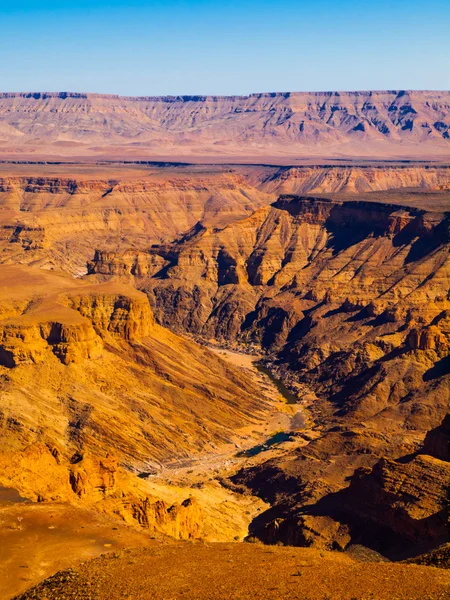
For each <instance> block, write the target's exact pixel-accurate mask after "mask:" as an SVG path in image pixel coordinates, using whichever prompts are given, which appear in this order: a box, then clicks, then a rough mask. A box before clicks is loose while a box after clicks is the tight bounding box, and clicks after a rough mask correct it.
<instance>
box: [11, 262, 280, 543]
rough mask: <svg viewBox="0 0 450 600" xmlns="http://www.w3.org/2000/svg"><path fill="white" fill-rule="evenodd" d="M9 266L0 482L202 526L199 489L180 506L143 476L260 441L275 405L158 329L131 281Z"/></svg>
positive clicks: (43, 497)
mask: <svg viewBox="0 0 450 600" xmlns="http://www.w3.org/2000/svg"><path fill="white" fill-rule="evenodd" d="M0 271H1V277H0V282H1V286H0V300H1V302H0V309H1V314H0V429H1V436H0V485H2V486H5V487H8V488H14V489H16V490H18V491H19V492H20V493H21V494H22V496H23V497H26V498H30V499H32V500H38V501H40V502H45V501H52V502H55V501H69V502H71V503H73V504H76V505H80V504H81V505H83V506H95V507H96V508H97V509H98V510H101V511H104V512H107V513H109V514H116V515H118V516H120V517H121V518H122V519H124V520H125V521H126V522H128V523H131V524H133V523H134V524H136V525H137V524H139V525H141V526H143V527H144V528H146V529H150V530H157V531H160V532H164V533H167V534H169V535H172V536H174V537H176V538H192V537H194V538H195V537H201V536H203V535H205V531H206V530H205V521H208V519H205V514H207V513H208V510H210V509H209V508H208V502H206V503H205V504H204V505H202V501H201V492H199V494H197V497H195V493H193V494H192V493H191V494H188V493H187V492H186V493H185V492H183V491H181V493H180V494H179V495H178V501H173V499H174V498H176V496H174V493H173V492H172V493H169V491H165V490H164V489H162V488H161V486H160V487H159V488H158V491H157V492H155V489H154V488H152V485H151V484H150V483H149V482H147V481H146V479H145V477H146V476H147V475H149V473H152V472H156V471H158V469H159V468H160V467H161V464H162V463H170V462H171V461H174V460H176V459H180V458H185V457H189V458H193V457H195V456H196V455H199V454H201V453H205V452H209V453H217V452H219V451H221V449H223V448H231V449H232V448H234V447H235V444H236V443H242V442H243V441H244V440H249V439H252V434H251V431H252V429H254V428H255V426H256V425H257V423H258V421H259V420H261V419H263V417H264V415H265V414H266V411H267V409H268V402H267V401H266V400H265V399H264V395H263V393H262V392H261V390H258V389H257V388H255V383H254V382H253V383H252V382H250V381H249V380H248V377H247V376H246V375H245V373H243V372H242V371H240V370H239V369H237V368H234V367H232V366H231V365H228V364H226V363H224V362H223V361H222V360H221V359H220V358H219V357H218V356H217V355H216V354H213V353H211V352H210V351H208V350H207V349H205V348H201V347H199V346H197V345H196V344H194V343H193V342H190V341H187V340H185V339H181V338H179V337H177V336H176V335H174V334H172V333H170V332H169V331H167V330H164V329H163V328H162V327H160V326H159V325H157V324H156V323H155V322H154V319H153V316H152V313H151V310H150V306H149V304H148V300H147V298H146V296H145V295H144V294H142V293H141V292H138V291H136V290H135V289H134V288H132V287H130V286H126V285H121V284H117V283H107V284H100V285H91V284H90V283H89V282H84V281H80V280H74V279H72V278H70V277H68V276H66V275H62V274H56V273H50V272H45V271H42V270H40V269H30V268H28V267H19V266H14V267H2V268H1V269H0ZM222 451H223V450H222ZM139 475H140V477H139ZM143 477H144V478H143ZM183 493H185V495H184V496H183V495H182V494H183ZM210 494H212V496H214V493H213V492H210ZM204 495H205V496H207V495H208V494H205V493H204ZM180 496H181V497H180ZM199 497H200V501H199V499H198V498H199ZM219 497H220V495H219V496H217V498H219ZM228 500H230V498H228ZM221 501H223V498H222V499H221ZM205 507H206V508H205ZM236 508H238V506H237V505H236ZM248 508H249V507H247V510H248ZM211 510H213V511H214V510H215V511H216V513H217V514H218V513H219V512H220V510H218V509H217V508H214V507H212V508H211ZM205 511H206V513H205ZM248 512H249V514H250V513H251V510H248ZM221 519H222V528H223V530H224V531H225V529H226V528H227V525H226V523H227V522H228V521H227V519H228V517H227V516H225V515H222V516H221ZM209 526H211V524H210V525H209Z"/></svg>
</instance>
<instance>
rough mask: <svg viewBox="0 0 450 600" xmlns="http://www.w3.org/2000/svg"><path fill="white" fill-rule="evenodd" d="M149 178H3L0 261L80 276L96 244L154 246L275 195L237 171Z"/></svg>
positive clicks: (234, 215)
mask: <svg viewBox="0 0 450 600" xmlns="http://www.w3.org/2000/svg"><path fill="white" fill-rule="evenodd" d="M121 175H122V173H121V171H120V169H119V170H118V172H117V173H116V177H117V176H118V177H119V178H120V177H121ZM142 175H143V177H142V179H140V178H136V177H133V178H127V177H126V176H125V178H124V179H123V180H122V179H115V180H111V179H107V178H104V177H103V178H101V179H86V178H81V177H78V178H76V177H75V178H74V177H67V176H66V177H42V176H29V177H3V178H0V262H1V263H3V264H5V263H6V264H16V263H26V264H33V265H38V266H41V267H45V268H50V267H56V268H64V269H65V270H68V271H71V272H73V273H80V272H83V271H84V266H85V263H86V260H87V259H88V258H91V257H92V248H93V247H97V246H100V247H102V248H103V249H108V248H111V249H113V248H117V247H123V246H125V247H127V246H130V247H134V248H139V249H147V248H148V247H149V246H150V245H151V244H152V243H160V242H161V241H163V240H168V241H171V240H173V239H174V238H175V237H177V236H179V235H180V234H182V233H184V232H185V231H187V230H189V229H190V228H191V227H193V226H194V225H195V224H196V223H197V222H199V221H202V222H204V223H206V224H208V225H210V226H212V225H216V224H220V225H224V224H226V223H229V222H231V221H233V220H234V219H236V218H239V217H243V216H246V215H249V214H251V213H252V212H253V211H254V210H255V209H257V208H259V207H260V206H264V205H265V204H268V203H269V202H270V201H272V200H273V196H272V195H270V194H267V193H265V192H263V191H260V190H258V189H256V188H254V187H253V186H250V185H249V184H248V183H247V182H246V181H245V179H244V177H243V176H242V175H240V174H238V173H223V174H222V173H220V172H219V173H217V172H216V173H215V172H212V173H207V174H205V175H201V174H198V173H195V172H188V173H187V174H184V173H181V174H180V173H175V174H174V173H173V172H172V176H171V174H170V173H169V174H168V176H167V177H166V176H165V171H164V174H163V175H162V176H161V174H159V173H157V172H156V173H155V172H150V173H149V172H145V171H144V172H143V174H142Z"/></svg>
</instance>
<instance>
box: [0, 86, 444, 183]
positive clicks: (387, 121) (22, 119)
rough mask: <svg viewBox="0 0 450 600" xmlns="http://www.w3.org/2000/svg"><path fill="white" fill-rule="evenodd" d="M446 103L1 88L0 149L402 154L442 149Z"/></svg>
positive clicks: (412, 97) (412, 95)
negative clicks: (12, 90)
mask: <svg viewBox="0 0 450 600" xmlns="http://www.w3.org/2000/svg"><path fill="white" fill-rule="evenodd" d="M448 104H449V101H448V92H436V91H435V92H433V91H403V90H398V91H367V92H311V93H306V92H298V93H297V92H295V93H294V92H292V93H270V94H251V95H249V96H230V97H221V96H183V97H154V98H152V97H139V98H130V97H120V96H107V95H102V94H77V93H72V94H70V93H54V94H49V93H23V94H13V93H5V94H2V96H1V97H0V119H1V121H2V122H3V125H4V129H3V136H4V138H5V140H4V144H5V145H6V148H14V149H15V151H16V152H17V151H18V149H19V148H20V149H22V150H23V153H25V154H26V153H27V152H28V153H29V152H32V153H33V156H42V155H46V156H49V155H57V156H58V158H59V159H60V157H61V156H64V155H66V156H74V155H75V156H76V155H82V156H88V155H91V156H95V155H99V154H100V156H102V157H104V155H105V153H107V152H108V148H109V149H110V150H109V152H111V154H112V155H113V156H114V157H116V158H117V157H118V156H120V157H128V158H129V157H145V158H147V159H148V157H149V156H151V155H153V156H155V145H157V148H158V153H157V154H158V156H159V157H161V156H173V157H177V158H176V159H175V160H179V157H180V156H186V157H189V158H190V159H191V160H192V156H196V155H198V154H199V153H200V152H202V153H203V155H204V156H208V155H209V156H213V157H214V158H216V157H217V156H218V155H219V156H220V154H222V155H225V156H233V157H235V156H238V157H245V158H246V159H248V157H249V156H253V157H257V156H264V157H267V156H277V155H279V156H281V157H282V158H283V159H284V160H285V161H286V160H287V161H288V160H289V158H290V157H295V158H298V156H307V157H308V158H309V157H310V156H322V157H327V158H329V157H331V156H333V155H335V154H338V155H339V156H340V157H342V156H343V155H347V156H370V157H372V158H373V157H374V156H382V157H383V158H386V157H393V156H401V157H402V158H405V157H406V156H411V155H413V156H414V157H417V156H418V155H421V156H427V155H428V156H433V155H438V154H441V155H442V154H444V153H445V152H446V151H447V150H448V143H449V139H450V134H449V127H450V123H449V109H448ZM106 124H107V125H106ZM37 127H39V142H40V144H37V143H36V141H35V131H36V128H37ZM62 130H64V131H65V136H66V137H67V139H66V141H65V144H64V145H61V144H60V143H58V142H59V141H60V140H59V133H58V132H60V131H62ZM70 139H72V140H73V141H72V143H71V141H70ZM136 140H139V142H138V143H137V142H136ZM75 142H76V143H75ZM111 147H113V150H111ZM30 185H32V183H30ZM69 185H70V183H69Z"/></svg>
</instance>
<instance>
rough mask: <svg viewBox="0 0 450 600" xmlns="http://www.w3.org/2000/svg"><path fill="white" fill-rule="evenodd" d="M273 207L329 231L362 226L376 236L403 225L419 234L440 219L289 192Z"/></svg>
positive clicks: (394, 206) (385, 206) (393, 206)
mask: <svg viewBox="0 0 450 600" xmlns="http://www.w3.org/2000/svg"><path fill="white" fill-rule="evenodd" d="M272 206H273V207H274V208H279V209H281V210H285V211H287V212H288V213H289V214H290V215H292V216H293V217H298V219H299V220H300V221H301V222H304V223H309V224H310V225H322V226H325V227H326V228H327V229H328V230H331V231H333V230H337V229H339V228H342V227H347V228H353V227H355V226H357V227H361V226H363V227H364V229H365V230H372V231H373V232H374V233H376V234H378V235H383V234H386V235H389V234H393V235H395V234H397V233H400V231H402V229H404V228H405V227H406V226H409V232H410V233H411V235H413V234H415V235H421V234H423V233H426V232H427V231H430V230H431V229H432V228H433V226H434V225H436V223H437V222H439V221H440V220H441V218H442V215H440V214H439V213H437V214H432V213H427V212H426V211H424V210H421V209H417V208H408V207H405V206H400V205H397V204H384V203H383V204H382V203H376V202H367V201H337V200H330V199H327V198H317V197H314V196H297V195H291V194H284V195H282V196H280V197H279V198H278V200H277V201H276V202H274V204H272Z"/></svg>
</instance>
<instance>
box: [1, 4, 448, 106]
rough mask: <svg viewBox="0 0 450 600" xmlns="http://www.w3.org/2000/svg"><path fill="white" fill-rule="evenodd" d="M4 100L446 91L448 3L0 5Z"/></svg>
mask: <svg viewBox="0 0 450 600" xmlns="http://www.w3.org/2000/svg"><path fill="white" fill-rule="evenodd" d="M0 19H1V23H2V26H3V27H2V38H1V40H0V57H1V58H2V61H1V66H0V75H1V80H2V84H1V85H2V89H3V90H4V91H5V92H16V93H20V92H64V91H67V92H78V93H99V94H118V95H122V96H242V95H249V94H259V93H271V92H327V91H342V92H344V91H384V90H438V91H446V90H449V89H450V68H449V66H448V65H449V64H450V36H449V35H448V31H449V30H450V3H449V2H448V1H447V0H446V1H443V0H430V2H428V3H427V5H426V7H424V5H423V3H419V2H418V0H411V1H410V2H406V1H404V0H399V1H398V2H396V3H395V5H392V4H391V3H389V2H387V0H379V1H378V2H377V3H376V5H373V4H372V5H369V4H367V5H361V4H359V3H357V2H356V1H355V0H342V2H340V3H336V2H332V1H331V0H323V2H322V3H321V4H320V7H319V6H317V5H316V6H311V3H310V2H305V1H303V0H300V1H294V0H286V1H284V2H282V3H278V4H277V5H274V4H273V3H271V2H268V0H261V1H260V2H254V1H253V0H242V2H236V1H235V0H231V1H229V2H219V3H218V2H207V1H205V0H175V1H172V2H170V3H168V2H163V1H154V2H148V1H142V0H131V1H130V2H123V1H122V0H110V1H109V2H106V1H104V0H94V1H88V0H81V1H76V2H72V3H70V4H69V3H67V4H62V3H61V2H57V1H56V0H43V1H42V2H40V3H39V5H36V4H35V3H33V2H29V1H28V0H25V1H24V2H21V3H20V6H19V5H18V6H12V5H11V4H9V3H6V2H3V1H0Z"/></svg>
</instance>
